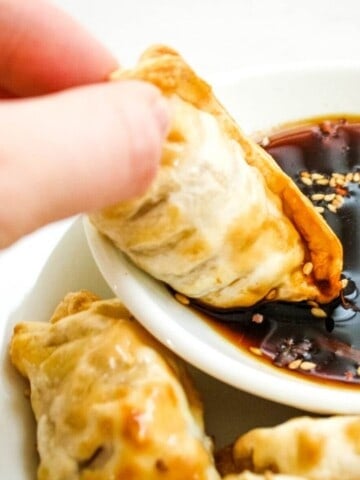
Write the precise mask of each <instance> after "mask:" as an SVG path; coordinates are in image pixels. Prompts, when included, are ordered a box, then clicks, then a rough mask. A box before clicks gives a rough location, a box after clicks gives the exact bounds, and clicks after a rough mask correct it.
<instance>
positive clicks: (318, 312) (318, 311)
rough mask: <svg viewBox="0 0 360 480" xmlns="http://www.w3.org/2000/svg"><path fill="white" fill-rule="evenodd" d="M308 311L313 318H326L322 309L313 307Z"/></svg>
mask: <svg viewBox="0 0 360 480" xmlns="http://www.w3.org/2000/svg"><path fill="white" fill-rule="evenodd" d="M310 311H311V315H313V316H314V317H318V318H326V317H327V313H326V312H325V310H323V309H322V308H319V307H313V308H312V309H311V310H310Z"/></svg>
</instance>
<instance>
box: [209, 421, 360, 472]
mask: <svg viewBox="0 0 360 480" xmlns="http://www.w3.org/2000/svg"><path fill="white" fill-rule="evenodd" d="M225 455H226V452H225ZM232 462H233V463H232V467H231V469H230V468H229V466H230V462H229V461H227V468H225V469H222V468H221V463H219V464H218V466H219V470H220V472H222V473H230V472H229V470H232V471H233V472H234V473H236V472H239V473H240V472H243V471H244V470H249V471H251V472H254V473H257V474H265V472H269V471H270V472H272V473H274V474H283V475H295V476H296V475H299V476H300V477H303V478H306V479H307V480H343V479H346V480H358V479H359V477H360V417H359V416H333V417H329V418H311V417H298V418H294V419H292V420H289V421H287V422H285V423H283V424H280V425H278V426H276V427H272V428H256V429H254V430H251V431H250V432H248V433H246V434H244V435H242V436H241V437H240V438H239V439H238V440H237V441H236V442H235V444H234V446H233V448H232ZM240 478H242V477H241V476H240ZM250 478H251V477H250ZM254 478H256V477H254ZM260 478H261V477H260ZM265 478H267V477H266V475H265ZM269 478H272V477H271V476H270V477H269ZM274 478H276V476H275V477H274ZM280 478H281V477H280Z"/></svg>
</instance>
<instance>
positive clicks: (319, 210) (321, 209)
mask: <svg viewBox="0 0 360 480" xmlns="http://www.w3.org/2000/svg"><path fill="white" fill-rule="evenodd" d="M315 210H316V211H317V212H318V213H324V211H325V209H324V207H315Z"/></svg>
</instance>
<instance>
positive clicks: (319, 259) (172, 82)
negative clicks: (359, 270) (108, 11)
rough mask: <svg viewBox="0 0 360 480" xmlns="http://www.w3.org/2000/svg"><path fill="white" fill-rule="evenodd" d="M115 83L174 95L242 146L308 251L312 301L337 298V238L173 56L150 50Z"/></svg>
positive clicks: (340, 256) (339, 248)
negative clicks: (131, 81) (314, 290)
mask: <svg viewBox="0 0 360 480" xmlns="http://www.w3.org/2000/svg"><path fill="white" fill-rule="evenodd" d="M114 78H119V79H120V78H121V79H125V78H136V79H140V80H144V81H147V82H150V83H152V84H154V85H156V86H157V87H158V88H159V89H161V91H162V92H163V93H164V94H165V95H171V94H174V93H176V95H177V96H179V97H181V98H182V99H183V100H185V101H186V102H188V103H190V104H192V105H193V106H195V107H196V108H198V109H200V110H203V111H204V112H208V113H210V114H211V115H213V116H215V117H216V118H217V120H218V122H219V124H220V125H221V127H222V128H223V130H224V131H226V133H227V135H229V136H230V137H231V138H233V139H234V140H235V141H237V142H238V143H239V144H240V145H241V147H242V148H243V150H244V151H245V155H246V161H247V162H248V163H249V164H250V165H253V166H255V167H256V168H257V169H258V170H259V171H261V172H262V174H263V176H264V178H265V182H266V183H267V186H268V187H269V189H270V190H271V191H272V192H273V193H274V194H275V195H277V196H278V197H279V198H280V199H281V202H282V205H283V210H284V212H285V213H286V214H287V216H288V217H289V219H290V220H291V221H292V222H293V224H294V225H295V227H296V229H297V230H298V232H299V233H300V235H301V236H302V238H303V240H304V243H305V244H306V245H307V248H308V256H309V258H308V259H309V260H310V261H311V262H312V263H313V265H314V269H313V273H312V276H313V278H314V281H315V283H316V284H317V287H318V288H319V290H320V294H319V296H318V298H317V299H316V300H317V301H319V302H322V303H326V302H329V301H330V300H332V299H333V298H335V297H336V296H338V295H339V292H340V290H341V284H340V275H341V271H342V267H343V264H342V259H343V252H342V246H341V243H340V241H339V240H338V238H337V237H336V236H335V234H334V233H333V232H332V230H331V229H330V227H329V226H328V225H327V223H326V222H325V221H324V219H323V218H322V217H321V215H320V214H319V213H318V212H316V210H315V209H314V208H313V206H312V204H311V202H310V201H309V200H308V199H307V198H306V197H305V196H304V195H303V194H302V193H301V192H300V190H299V189H298V188H297V187H296V185H295V184H294V183H293V182H292V181H291V179H290V178H289V177H288V176H287V175H286V174H285V173H284V172H283V171H282V170H281V168H280V167H279V166H278V165H277V164H276V162H275V161H274V160H273V159H272V158H271V156H270V155H268V154H267V153H266V152H265V151H264V150H263V149H262V148H261V147H260V146H258V145H257V144H256V143H255V142H253V141H252V140H251V139H250V138H248V137H246V136H245V135H244V134H243V133H242V132H241V130H240V129H239V128H238V126H237V125H236V123H235V121H234V120H233V119H232V118H231V117H230V116H229V115H228V113H227V112H226V111H225V110H224V108H223V107H222V106H221V104H220V103H219V102H218V100H217V99H216V98H215V96H214V95H213V92H212V89H211V87H210V86H209V85H208V84H207V83H206V82H204V81H203V80H202V79H200V78H199V77H198V76H197V75H196V73H195V72H194V71H193V70H192V69H191V68H190V67H189V66H188V65H187V64H186V63H185V62H184V60H183V59H182V58H181V56H180V55H179V54H178V53H177V52H176V51H174V50H172V49H171V48H169V47H166V46H161V45H160V46H154V47H151V48H149V49H148V50H147V51H146V52H145V53H144V54H143V55H142V57H141V59H140V61H139V63H138V65H137V66H136V67H135V68H134V69H132V70H128V71H121V72H119V73H118V74H117V75H114Z"/></svg>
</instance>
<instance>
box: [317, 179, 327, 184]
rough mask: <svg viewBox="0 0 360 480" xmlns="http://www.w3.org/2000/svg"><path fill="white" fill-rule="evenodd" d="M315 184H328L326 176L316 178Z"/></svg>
mask: <svg viewBox="0 0 360 480" xmlns="http://www.w3.org/2000/svg"><path fill="white" fill-rule="evenodd" d="M316 183H317V185H329V180H328V179H327V178H320V179H319V180H316Z"/></svg>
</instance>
